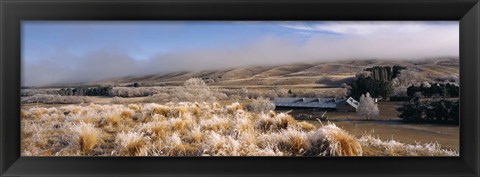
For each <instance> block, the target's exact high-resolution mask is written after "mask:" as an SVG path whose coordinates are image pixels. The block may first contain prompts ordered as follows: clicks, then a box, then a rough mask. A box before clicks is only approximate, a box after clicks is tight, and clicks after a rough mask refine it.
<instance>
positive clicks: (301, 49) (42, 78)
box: [22, 22, 459, 86]
mask: <svg viewBox="0 0 480 177" xmlns="http://www.w3.org/2000/svg"><path fill="white" fill-rule="evenodd" d="M278 27H279V28H284V29H286V30H291V32H292V33H296V34H298V35H297V37H292V36H290V37H282V36H276V35H269V34H266V35H264V36H262V37H260V38H258V39H256V40H254V42H250V43H248V44H244V45H242V46H240V47H238V46H237V47H231V45H228V44H226V45H225V46H221V47H219V46H216V47H209V46H208V45H207V44H206V47H203V48H202V49H184V50H181V51H171V52H168V53H159V54H157V55H153V56H150V57H148V58H147V59H143V60H138V59H136V58H134V57H132V56H131V55H130V54H128V53H127V52H126V50H123V49H121V48H116V49H115V48H114V49H112V48H103V49H100V50H96V51H91V52H88V53H85V54H81V55H79V54H74V53H71V52H68V50H64V49H59V51H58V52H57V53H55V54H52V55H49V56H47V57H44V58H42V59H41V60H38V61H37V62H30V63H25V62H24V63H23V65H22V85H24V86H43V85H49V84H56V83H81V82H88V81H94V80H100V79H107V78H112V77H122V76H131V75H144V74H155V73H168V72H176V71H200V70H211V69H225V68H234V67H243V66H251V65H277V64H288V63H299V62H306V63H308V62H321V61H330V60H345V59H372V58H375V59H422V58H425V57H437V56H459V28H458V23H453V25H452V23H448V24H447V25H445V24H436V23H432V24H431V23H425V22H325V23H318V24H308V23H293V22H290V23H281V24H279V25H278ZM232 42H233V41H232ZM229 46H230V47H229Z"/></svg>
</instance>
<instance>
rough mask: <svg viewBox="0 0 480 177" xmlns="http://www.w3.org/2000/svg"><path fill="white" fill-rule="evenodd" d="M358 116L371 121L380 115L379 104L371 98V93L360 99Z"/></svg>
mask: <svg viewBox="0 0 480 177" xmlns="http://www.w3.org/2000/svg"><path fill="white" fill-rule="evenodd" d="M357 114H358V115H359V116H363V117H365V118H367V119H368V120H371V119H373V118H375V117H377V116H378V115H379V110H378V106H377V104H375V101H374V100H373V98H372V97H370V93H368V92H367V94H365V95H362V96H361V97H360V104H359V105H358V108H357Z"/></svg>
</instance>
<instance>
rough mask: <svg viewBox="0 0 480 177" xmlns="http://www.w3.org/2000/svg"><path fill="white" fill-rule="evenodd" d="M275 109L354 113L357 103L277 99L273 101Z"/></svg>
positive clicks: (317, 99)
mask: <svg viewBox="0 0 480 177" xmlns="http://www.w3.org/2000/svg"><path fill="white" fill-rule="evenodd" d="M273 102H274V104H275V106H276V108H277V109H313V110H332V111H340V112H355V111H357V108H358V101H356V100H355V99H353V98H352V97H350V98H341V99H338V98H293V97H277V98H275V100H274V101H273Z"/></svg>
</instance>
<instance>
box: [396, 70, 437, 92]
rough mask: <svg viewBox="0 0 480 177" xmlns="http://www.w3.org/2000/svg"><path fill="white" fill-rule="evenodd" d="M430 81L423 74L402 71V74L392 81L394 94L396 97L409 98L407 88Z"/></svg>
mask: <svg viewBox="0 0 480 177" xmlns="http://www.w3.org/2000/svg"><path fill="white" fill-rule="evenodd" d="M430 81H431V79H429V78H428V77H427V76H425V74H423V73H420V72H416V71H412V70H402V71H401V72H400V74H399V75H398V76H397V77H396V78H395V79H393V80H392V86H393V94H394V95H396V96H407V88H408V87H409V86H411V85H419V84H421V83H423V82H430Z"/></svg>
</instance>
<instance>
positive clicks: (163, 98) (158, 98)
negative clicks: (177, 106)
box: [143, 93, 170, 103]
mask: <svg viewBox="0 0 480 177" xmlns="http://www.w3.org/2000/svg"><path fill="white" fill-rule="evenodd" d="M169 101H170V95H169V94H167V93H157V94H155V95H152V96H149V97H146V98H144V99H143V102H145V103H166V102H169Z"/></svg>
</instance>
